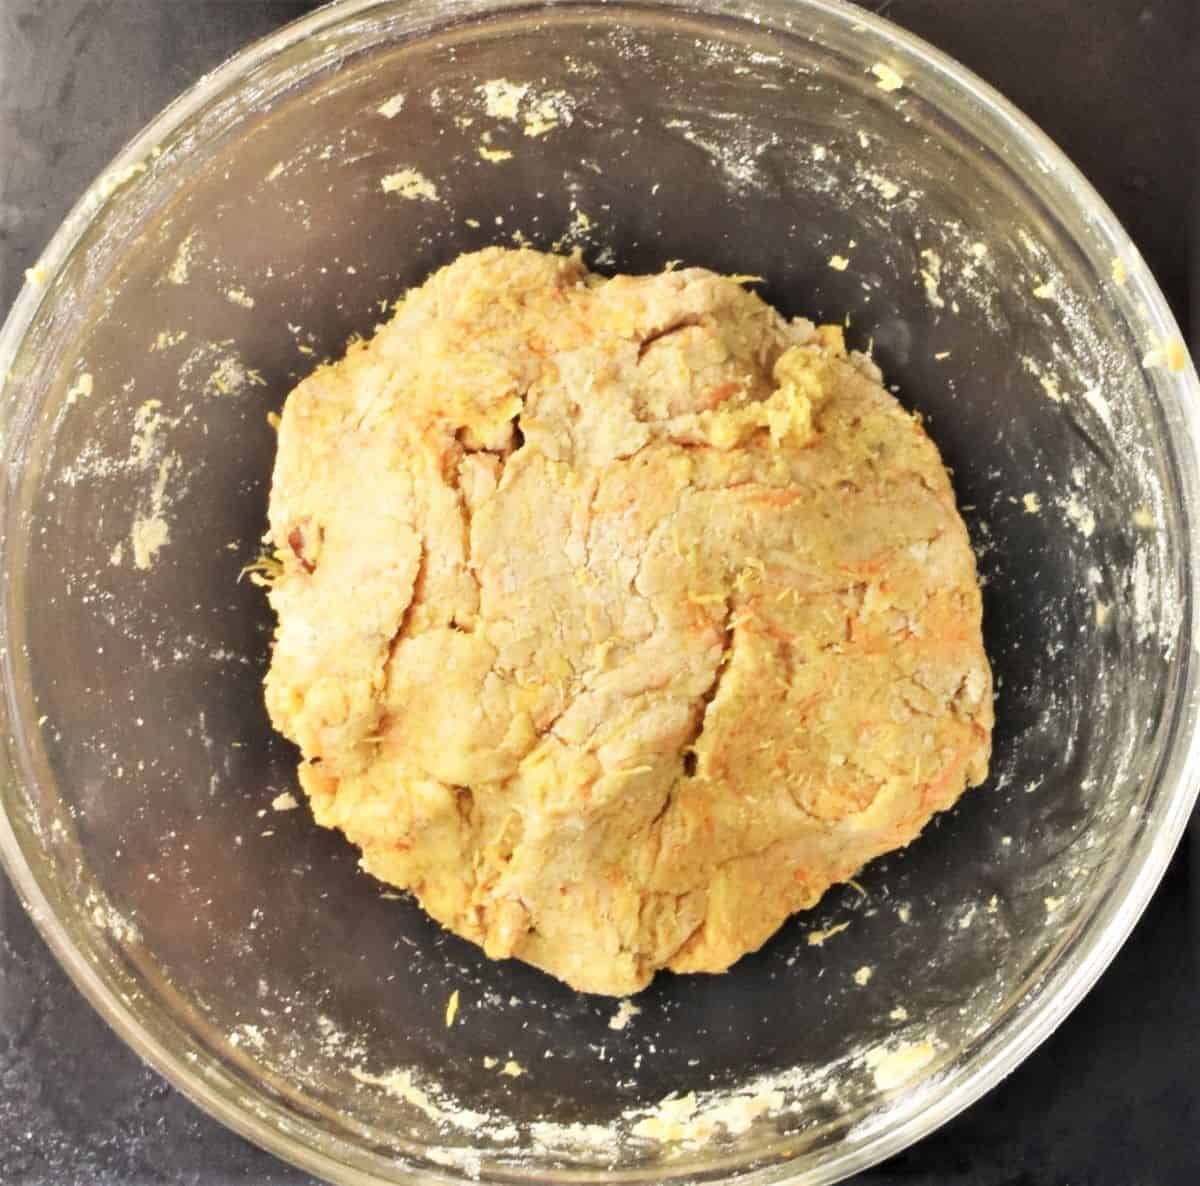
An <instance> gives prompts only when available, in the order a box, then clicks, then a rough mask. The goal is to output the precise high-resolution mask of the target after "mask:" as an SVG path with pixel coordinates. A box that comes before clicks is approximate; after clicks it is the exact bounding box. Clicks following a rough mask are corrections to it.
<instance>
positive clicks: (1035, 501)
mask: <svg viewBox="0 0 1200 1186" xmlns="http://www.w3.org/2000/svg"><path fill="white" fill-rule="evenodd" d="M1021 502H1022V504H1023V505H1024V507H1025V513H1026V514H1027V515H1036V514H1037V513H1038V511H1040V510H1041V509H1042V500H1041V499H1040V498H1038V496H1037V494H1035V493H1034V492H1033V491H1030V493H1028V494H1026V495H1024V496H1022V498H1021Z"/></svg>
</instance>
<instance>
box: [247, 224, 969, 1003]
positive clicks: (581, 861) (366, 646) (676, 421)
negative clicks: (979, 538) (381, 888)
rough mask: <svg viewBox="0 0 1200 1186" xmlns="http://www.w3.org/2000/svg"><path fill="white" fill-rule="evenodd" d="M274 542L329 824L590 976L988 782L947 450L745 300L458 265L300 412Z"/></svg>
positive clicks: (772, 914) (691, 272)
mask: <svg viewBox="0 0 1200 1186" xmlns="http://www.w3.org/2000/svg"><path fill="white" fill-rule="evenodd" d="M270 521H271V533H272V538H273V541H274V545H275V548H276V550H277V554H278V557H279V560H280V561H281V562H282V568H281V571H280V572H279V573H278V575H277V577H276V579H275V581H274V583H273V587H272V588H271V593H270V597H271V603H272V605H273V606H274V609H275V611H276V612H277V614H278V617H279V625H278V630H277V632H276V642H275V650H274V658H273V661H272V664H271V669H270V672H269V674H268V676H267V680H266V696H267V704H268V706H269V709H270V713H271V717H272V719H273V721H274V723H275V725H276V726H277V727H278V728H279V729H280V730H281V731H282V732H283V733H285V734H287V736H288V737H290V738H292V739H293V740H294V741H295V742H296V743H297V744H298V745H299V746H300V749H301V751H302V754H303V761H302V763H301V766H300V781H301V784H302V785H303V787H304V789H305V791H307V793H308V795H309V798H310V800H311V803H312V809H313V813H314V815H315V817H316V820H317V822H318V823H320V824H323V825H325V826H326V827H330V828H340V829H341V830H342V831H343V832H345V834H346V836H347V837H349V839H350V840H351V841H353V843H355V844H356V845H358V846H360V847H361V849H362V864H363V867H364V868H366V869H367V870H369V871H370V872H371V873H373V874H374V875H375V876H376V877H378V878H381V879H382V880H383V881H386V882H390V883H391V884H393V885H396V886H400V887H403V888H405V889H409V890H411V891H412V892H413V893H415V894H416V895H417V897H418V898H419V899H420V901H421V903H422V905H423V906H424V907H425V909H426V910H427V911H428V912H429V913H430V914H431V915H433V917H434V918H435V919H437V920H438V921H439V922H440V923H442V924H443V925H445V926H446V927H448V928H450V929H451V930H452V931H455V932H456V933H458V934H459V935H463V936H465V937H466V938H468V939H470V940H472V941H473V942H475V943H478V944H480V945H481V946H482V947H483V949H484V950H485V951H486V952H487V954H488V955H490V956H493V957H496V958H500V957H505V956H516V957H518V958H520V959H523V960H526V961H528V962H529V963H531V964H535V965H537V966H538V967H540V968H544V969H545V970H546V971H548V972H551V973H553V974H554V975H555V976H558V977H560V978H561V979H563V980H565V981H566V982H567V983H568V984H571V985H573V986H575V987H576V988H578V989H581V990H584V991H587V992H597V993H613V994H624V993H629V992H633V991H635V990H637V989H639V988H642V987H643V986H644V985H646V984H647V983H648V982H649V981H650V979H651V978H652V977H653V975H654V973H655V972H656V971H657V970H658V969H659V968H664V967H665V968H671V969H674V970H675V971H678V972H701V971H702V972H719V971H722V970H724V969H725V968H727V967H728V966H729V965H730V964H731V963H733V962H734V961H735V960H736V959H738V957H739V956H741V955H743V954H744V953H746V952H748V951H753V950H754V949H755V948H757V947H759V946H760V945H761V944H762V943H763V942H764V941H765V940H766V939H767V938H768V937H769V936H770V935H771V934H772V933H773V932H774V931H775V930H776V929H777V928H778V927H779V925H780V924H781V923H782V922H783V921H784V919H786V918H787V917H788V916H789V915H790V914H792V913H793V912H794V911H797V910H803V909H805V908H807V907H809V906H812V905H813V904H814V903H815V902H816V901H817V900H818V899H819V898H820V897H821V895H822V894H823V893H824V892H825V890H826V889H827V888H828V887H829V886H830V885H832V884H834V883H835V882H839V881H845V880H846V879H847V878H849V877H852V876H853V875H854V873H855V872H856V871H857V870H858V869H860V868H861V867H862V865H863V864H864V863H865V862H867V861H869V860H871V858H873V857H876V856H878V855H879V854H881V853H885V852H888V851H889V850H891V849H894V848H897V847H900V846H902V845H905V844H907V843H908V842H909V841H911V840H912V839H913V838H914V837H915V836H916V835H917V833H918V832H919V831H920V830H921V828H922V826H923V825H924V824H925V823H926V821H927V820H928V819H929V818H930V817H931V816H932V815H933V814H934V813H935V812H938V811H942V810H945V809H946V808H948V807H949V806H950V805H951V804H952V803H953V802H954V801H955V799H956V798H957V797H958V796H959V795H960V794H961V793H962V791H963V789H964V787H966V786H968V785H975V784H977V783H979V782H980V781H981V780H982V779H983V778H984V776H985V774H986V771H987V762H988V756H989V748H990V739H991V728H992V691H991V673H990V670H989V667H988V662H987V658H986V656H985V654H984V650H983V645H982V641H981V637H980V596H979V588H978V585H977V582H976V576H975V564H974V558H973V555H972V552H971V548H970V546H969V543H968V539H967V533H966V530H965V528H964V526H963V523H962V521H961V519H960V518H959V515H958V513H957V511H956V509H955V503H954V494H953V492H952V490H951V487H950V482H949V480H948V479H947V476H946V472H945V470H944V468H943V467H942V463H941V460H940V458H939V456H938V453H937V450H936V448H935V447H934V445H933V444H932V443H931V442H930V440H929V438H928V437H927V436H926V435H925V433H924V431H923V430H922V428H921V425H920V423H919V422H918V420H917V419H916V418H914V417H912V416H910V415H908V414H907V413H906V412H904V411H903V410H902V409H901V407H900V406H899V404H897V402H896V401H895V400H894V399H893V398H892V397H891V396H890V395H889V394H888V393H887V392H885V391H884V390H883V388H882V386H881V385H880V374H879V371H878V370H877V369H876V367H875V366H874V364H873V363H872V362H871V361H870V360H869V359H868V358H866V357H865V356H863V355H861V354H856V353H852V354H849V355H847V353H846V351H845V348H844V346H843V344H842V336H841V333H840V331H839V330H838V329H836V328H835V327H828V326H827V327H822V328H820V329H816V328H814V327H813V325H812V324H811V323H810V322H808V321H804V320H796V321H792V322H790V323H789V322H787V321H785V320H784V319H783V318H782V317H780V316H779V315H778V314H777V313H776V312H775V311H774V310H772V309H771V308H770V307H769V306H767V305H766V304H764V303H763V302H762V301H761V300H760V299H759V298H758V297H757V296H755V295H753V294H752V293H750V292H747V291H745V290H744V289H743V288H742V287H741V286H740V285H739V284H738V283H737V282H736V281H735V280H733V279H727V278H723V277H721V276H718V275H714V274H713V273H711V272H707V271H703V270H701V269H696V268H693V269H688V270H685V271H676V272H667V273H664V274H662V275H658V276H636V277H635V276H617V277H615V278H613V279H605V278H603V277H600V276H597V275H592V274H590V273H589V272H588V271H587V270H586V268H585V267H584V266H583V265H582V263H580V261H579V260H578V259H568V258H563V257H559V256H551V255H543V254H540V253H538V252H534V251H527V250H522V251H506V250H500V249H497V248H493V249H489V250H486V251H482V252H479V253H477V254H473V255H466V256H463V257H461V258H460V259H458V260H457V261H456V262H455V263H453V264H451V265H450V266H449V267H447V268H444V269H443V270H441V271H440V272H438V273H437V274H436V275H434V276H433V277H432V278H431V279H430V280H429V281H428V282H427V283H426V284H424V285H423V286H422V287H421V288H419V289H416V290H415V291H412V292H410V293H408V295H407V296H406V297H405V298H404V299H403V300H402V301H401V302H400V303H399V305H398V308H397V311H396V315H395V317H394V318H393V319H392V321H391V322H390V323H389V324H388V325H386V326H384V327H382V328H381V329H380V330H379V331H378V332H377V333H376V335H375V337H374V338H373V339H372V340H371V341H369V342H359V343H358V344H357V345H354V346H352V347H351V349H350V350H349V352H348V354H347V355H346V357H345V359H343V360H342V361H341V362H337V363H334V364H332V365H329V366H324V367H322V368H320V369H319V370H318V371H317V372H316V373H315V374H313V375H311V376H310V377H309V378H307V379H305V380H304V382H302V383H301V384H300V385H299V386H298V387H297V388H296V389H295V390H294V391H293V392H292V393H291V395H290V396H289V397H288V401H287V405H286V407H285V409H284V412H283V417H282V423H281V425H280V429H279V453H278V458H277V460H276V464H275V474H274V486H273V489H272V493H271V507H270Z"/></svg>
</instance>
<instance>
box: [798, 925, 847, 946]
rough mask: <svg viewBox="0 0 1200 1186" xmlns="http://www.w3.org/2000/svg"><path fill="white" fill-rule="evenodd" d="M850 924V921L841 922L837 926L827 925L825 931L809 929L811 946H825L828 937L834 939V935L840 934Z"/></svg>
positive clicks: (808, 939)
mask: <svg viewBox="0 0 1200 1186" xmlns="http://www.w3.org/2000/svg"><path fill="white" fill-rule="evenodd" d="M849 925H850V924H849V923H848V922H839V923H838V924H837V925H836V926H832V927H826V928H825V930H823V931H809V932H808V935H807V936H806V939H807V941H808V945H809V947H823V946H824V945H825V941H826V940H827V939H832V938H833V937H834V935H840V934H841V933H842V932H843V931H844V930H845V929H846V928H847V927H848V926H849Z"/></svg>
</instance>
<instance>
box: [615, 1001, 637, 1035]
mask: <svg viewBox="0 0 1200 1186" xmlns="http://www.w3.org/2000/svg"><path fill="white" fill-rule="evenodd" d="M640 1012H641V1009H640V1008H639V1007H638V1006H637V1005H635V1004H634V1003H633V1002H632V1001H631V1000H628V999H626V1000H623V1001H622V1002H621V1003H620V1005H618V1006H617V1011H616V1012H615V1013H614V1014H613V1015H612V1016H611V1017H610V1018H609V1019H608V1028H609V1029H610V1030H623V1029H624V1028H625V1027H626V1026H627V1025H628V1024H629V1023H630V1021H632V1020H633V1018H635V1017H636V1016H637V1015H638V1014H639V1013H640Z"/></svg>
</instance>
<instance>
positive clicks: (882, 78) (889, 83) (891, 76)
mask: <svg viewBox="0 0 1200 1186" xmlns="http://www.w3.org/2000/svg"><path fill="white" fill-rule="evenodd" d="M871 73H872V74H874V75H875V78H876V80H877V81H876V83H875V85H876V86H877V87H878V88H879V89H880V90H881V91H898V90H899V89H900V88H901V87H902V86H903V85H904V79H903V78H902V77H901V76H900V75H899V74H897V73H896V71H895V70H893V69H892V67H891V66H888V65H886V64H885V63H884V62H876V63H875V64H874V65H873V66H872V67H871Z"/></svg>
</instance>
